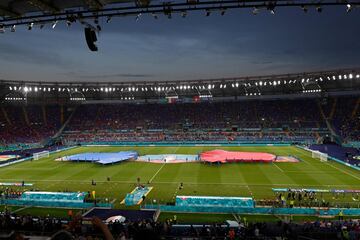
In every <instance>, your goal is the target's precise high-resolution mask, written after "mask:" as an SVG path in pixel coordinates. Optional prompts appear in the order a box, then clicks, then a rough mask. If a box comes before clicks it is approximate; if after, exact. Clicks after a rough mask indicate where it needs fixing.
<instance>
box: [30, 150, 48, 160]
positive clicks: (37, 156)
mask: <svg viewBox="0 0 360 240" xmlns="http://www.w3.org/2000/svg"><path fill="white" fill-rule="evenodd" d="M49 155H50V152H49V151H42V152H37V153H34V154H33V158H34V160H39V159H40V158H44V157H49Z"/></svg>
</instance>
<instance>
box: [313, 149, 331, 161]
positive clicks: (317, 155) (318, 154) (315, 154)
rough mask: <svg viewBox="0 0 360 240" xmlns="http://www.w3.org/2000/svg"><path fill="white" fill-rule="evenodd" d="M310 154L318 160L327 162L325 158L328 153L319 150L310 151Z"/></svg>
mask: <svg viewBox="0 0 360 240" xmlns="http://www.w3.org/2000/svg"><path fill="white" fill-rule="evenodd" d="M311 156H312V158H318V159H320V162H327V160H328V154H327V153H322V152H319V151H311Z"/></svg>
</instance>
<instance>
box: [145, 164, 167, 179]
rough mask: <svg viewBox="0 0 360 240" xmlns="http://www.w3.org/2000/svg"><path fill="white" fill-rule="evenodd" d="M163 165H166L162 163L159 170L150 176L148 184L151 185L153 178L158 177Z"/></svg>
mask: <svg viewBox="0 0 360 240" xmlns="http://www.w3.org/2000/svg"><path fill="white" fill-rule="evenodd" d="M165 164H166V163H164V164H163V165H162V166H161V167H160V168H159V170H157V172H156V173H155V174H154V176H152V178H150V180H149V183H151V182H152V181H153V180H154V178H155V177H156V175H158V173H159V172H160V171H161V169H162V168H163V167H164V166H165Z"/></svg>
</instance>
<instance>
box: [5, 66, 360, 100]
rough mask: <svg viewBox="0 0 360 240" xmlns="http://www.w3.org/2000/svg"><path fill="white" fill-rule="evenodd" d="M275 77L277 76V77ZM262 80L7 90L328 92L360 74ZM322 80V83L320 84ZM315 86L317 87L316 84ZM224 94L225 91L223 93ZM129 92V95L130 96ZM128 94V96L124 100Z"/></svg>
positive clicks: (157, 93) (22, 85)
mask: <svg viewBox="0 0 360 240" xmlns="http://www.w3.org/2000/svg"><path fill="white" fill-rule="evenodd" d="M274 78H275V79H274ZM259 79H260V80H255V79H254V80H253V79H247V78H243V79H241V78H239V79H238V80H237V79H209V80H207V81H205V80H199V81H198V82H197V83H195V81H193V80H192V81H188V83H186V82H185V81H184V82H183V83H176V82H146V83H126V82H125V83H106V84H105V83H87V84H80V83H75V84H74V83H69V84H67V83H59V84H57V83H54V84H51V83H45V84H39V85H37V84H36V83H18V84H11V83H10V84H9V85H8V90H9V91H10V92H20V93H22V94H23V95H24V96H28V95H29V94H30V93H40V94H41V93H50V92H51V93H52V92H54V93H65V94H68V95H70V97H71V94H72V93H82V94H83V95H84V97H85V94H86V93H87V92H90V93H98V94H100V95H105V94H109V95H110V94H114V95H115V94H117V95H120V96H119V97H122V99H123V100H133V99H132V96H133V95H136V96H137V93H138V92H139V95H140V93H142V94H143V95H146V96H151V95H153V96H164V97H166V96H169V95H175V96H177V95H189V96H199V95H203V96H206V95H211V96H213V95H214V93H215V91H221V92H225V91H227V92H231V91H233V92H236V95H244V96H261V95H264V94H265V92H266V91H268V90H273V89H275V88H278V87H279V88H280V90H283V89H285V90H286V89H288V90H291V91H292V92H294V91H295V92H298V93H315V92H323V91H325V90H324V89H325V88H324V87H325V86H326V85H325V84H326V82H333V81H348V80H353V81H354V80H355V79H356V80H358V79H360V74H359V73H354V72H353V73H347V74H326V73H325V74H318V75H311V74H304V75H303V76H301V75H294V76H293V77H290V75H289V77H287V76H286V75H280V76H276V77H273V76H269V77H259ZM320 83H322V84H320ZM314 85H315V86H314ZM223 94H225V93H223ZM129 95H130V96H129ZM125 97H126V98H127V99H125Z"/></svg>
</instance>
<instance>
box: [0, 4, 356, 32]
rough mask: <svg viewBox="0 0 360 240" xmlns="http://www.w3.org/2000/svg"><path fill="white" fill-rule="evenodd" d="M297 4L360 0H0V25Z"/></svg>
mask: <svg viewBox="0 0 360 240" xmlns="http://www.w3.org/2000/svg"><path fill="white" fill-rule="evenodd" d="M291 6H292V7H298V8H299V9H300V10H301V9H302V10H303V11H305V12H306V11H307V9H308V8H315V9H316V10H317V11H318V12H321V11H322V7H323V6H341V7H342V8H343V9H344V11H345V10H346V11H351V9H353V8H356V7H359V6H360V0H341V1H339V0H322V1H311V0H293V1H288V0H277V1H271V0H251V1H239V0H203V1H202V0H173V1H168V0H1V1H0V25H1V26H2V27H12V26H16V25H26V24H33V25H37V24H39V25H41V24H46V23H51V22H53V21H70V22H75V21H77V20H78V21H80V22H82V23H83V21H85V20H86V19H94V18H99V17H107V18H111V17H114V16H128V15H138V14H140V13H149V14H151V15H153V16H154V17H155V18H156V17H157V15H156V14H165V15H167V16H168V17H169V18H171V14H172V13H181V15H182V16H183V17H184V16H186V11H206V14H207V15H208V14H210V12H212V11H219V12H220V13H221V15H223V14H224V13H225V11H226V10H229V9H234V8H252V11H253V13H254V14H256V13H257V12H258V11H259V10H263V9H264V10H267V11H270V12H272V13H274V12H275V8H278V7H291Z"/></svg>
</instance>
